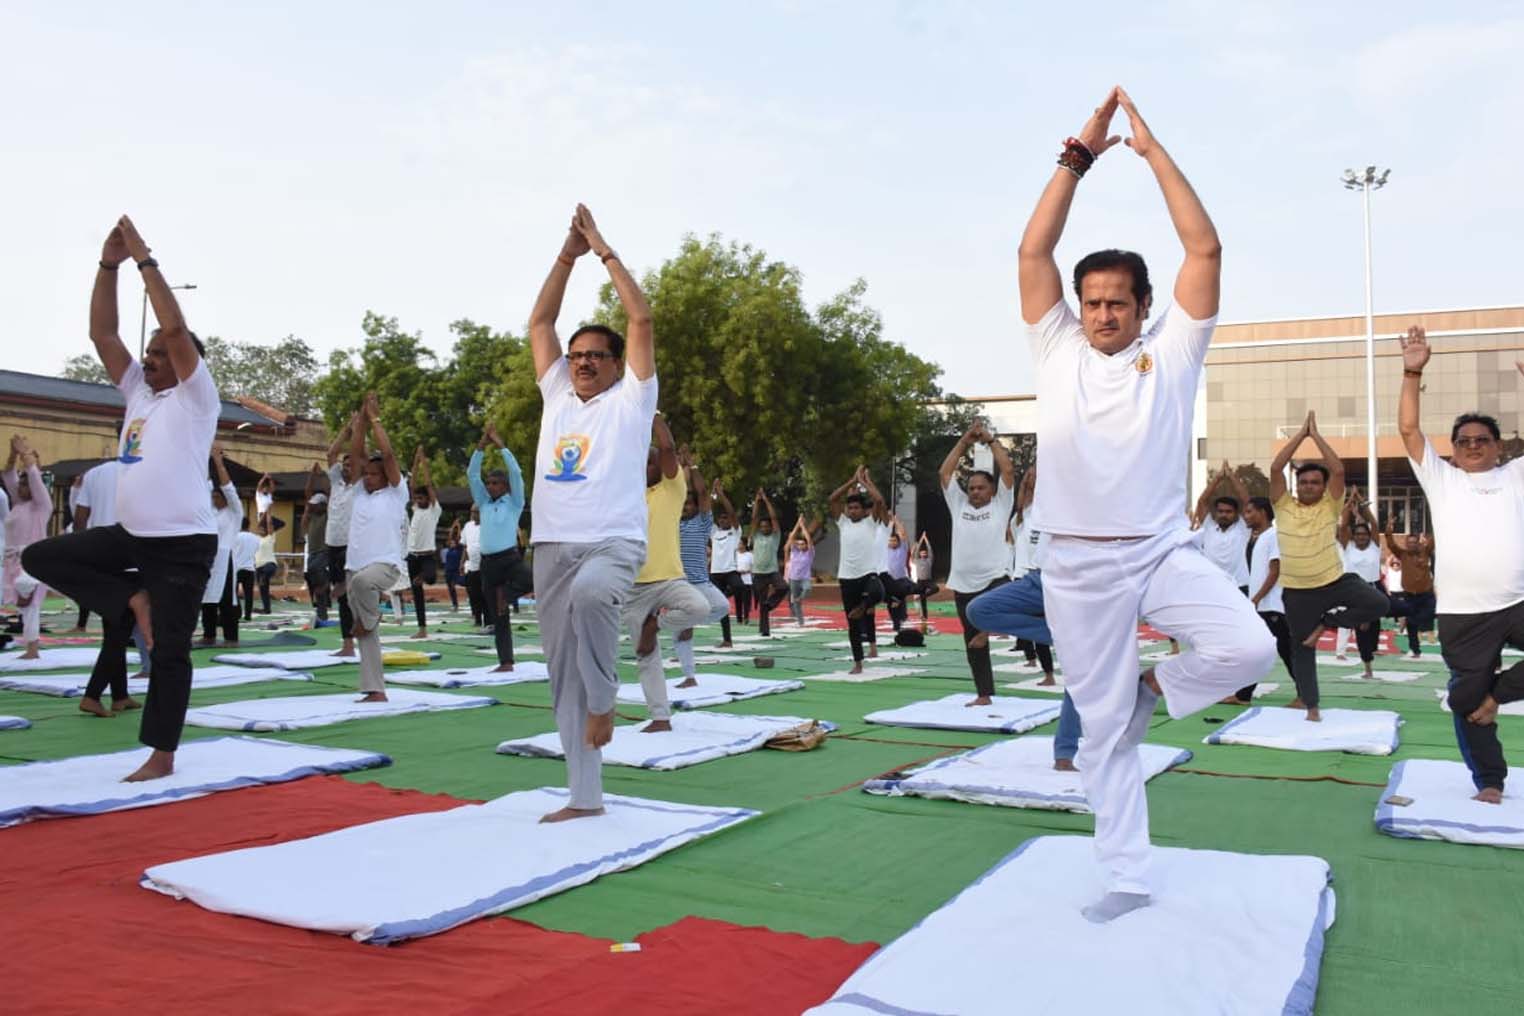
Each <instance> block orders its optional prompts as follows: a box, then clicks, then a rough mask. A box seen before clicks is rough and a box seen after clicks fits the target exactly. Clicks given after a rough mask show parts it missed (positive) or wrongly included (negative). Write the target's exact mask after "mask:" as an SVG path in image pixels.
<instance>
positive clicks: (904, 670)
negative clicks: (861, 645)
mask: <svg viewBox="0 0 1524 1016" xmlns="http://www.w3.org/2000/svg"><path fill="white" fill-rule="evenodd" d="M863 662H864V663H865V664H866V663H867V662H868V661H866V660H864V661H863ZM924 673H926V668H925V667H868V666H864V667H863V672H862V673H861V674H852V673H849V672H847V671H845V670H833V671H829V672H827V673H824V674H805V675H804V679H805V680H806V681H838V682H840V683H842V684H867V683H868V682H869V681H882V680H884V679H885V678H890V677H914V676H915V675H916V674H924Z"/></svg>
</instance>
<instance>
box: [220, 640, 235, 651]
mask: <svg viewBox="0 0 1524 1016" xmlns="http://www.w3.org/2000/svg"><path fill="white" fill-rule="evenodd" d="M222 647H223V648H224V649H237V648H238V640H237V639H223V640H222Z"/></svg>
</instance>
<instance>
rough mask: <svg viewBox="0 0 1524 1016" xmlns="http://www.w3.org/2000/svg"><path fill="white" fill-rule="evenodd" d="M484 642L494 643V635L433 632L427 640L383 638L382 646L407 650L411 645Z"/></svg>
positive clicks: (406, 637)
mask: <svg viewBox="0 0 1524 1016" xmlns="http://www.w3.org/2000/svg"><path fill="white" fill-rule="evenodd" d="M483 641H486V642H490V641H492V635H491V634H490V633H488V634H486V635H468V634H465V633H462V632H453V631H431V632H429V637H428V638H426V639H418V638H414V637H413V636H411V635H382V636H381V644H382V645H383V646H396V647H397V648H399V649H406V648H407V647H408V646H409V645H415V646H416V645H419V644H423V645H427V644H428V643H430V642H470V643H473V644H474V643H480V642H483Z"/></svg>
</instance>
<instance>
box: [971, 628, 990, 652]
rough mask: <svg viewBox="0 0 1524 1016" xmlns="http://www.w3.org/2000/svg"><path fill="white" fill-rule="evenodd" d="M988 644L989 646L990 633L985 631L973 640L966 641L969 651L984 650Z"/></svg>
mask: <svg viewBox="0 0 1524 1016" xmlns="http://www.w3.org/2000/svg"><path fill="white" fill-rule="evenodd" d="M989 644H990V633H989V632H987V631H982V632H980V633H979V634H977V635H975V636H974V637H973V638H971V639H969V640H968V648H970V649H984V648H986V647H987V646H988V645H989Z"/></svg>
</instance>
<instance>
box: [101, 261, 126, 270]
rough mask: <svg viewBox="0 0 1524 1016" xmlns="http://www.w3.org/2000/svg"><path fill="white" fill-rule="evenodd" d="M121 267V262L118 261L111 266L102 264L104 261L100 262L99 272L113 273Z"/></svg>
mask: <svg viewBox="0 0 1524 1016" xmlns="http://www.w3.org/2000/svg"><path fill="white" fill-rule="evenodd" d="M121 266H122V263H121V262H120V261H118V262H117V263H116V264H114V265H112V264H107V263H106V262H104V261H102V262H101V271H103V272H114V271H116V270H117V269H118V268H120V267H121Z"/></svg>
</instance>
